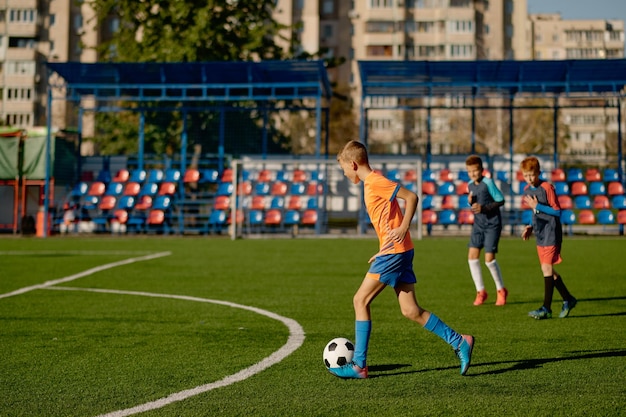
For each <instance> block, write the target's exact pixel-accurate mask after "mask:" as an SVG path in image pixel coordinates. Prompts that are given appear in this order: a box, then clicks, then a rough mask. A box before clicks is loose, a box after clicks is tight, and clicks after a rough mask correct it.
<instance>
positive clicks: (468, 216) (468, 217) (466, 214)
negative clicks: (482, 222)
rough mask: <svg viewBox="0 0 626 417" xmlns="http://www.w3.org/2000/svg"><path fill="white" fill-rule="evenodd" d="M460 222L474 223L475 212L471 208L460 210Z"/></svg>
mask: <svg viewBox="0 0 626 417" xmlns="http://www.w3.org/2000/svg"><path fill="white" fill-rule="evenodd" d="M458 222H459V224H460V225H462V224H474V213H473V212H472V211H471V210H469V209H463V210H459V220H458Z"/></svg>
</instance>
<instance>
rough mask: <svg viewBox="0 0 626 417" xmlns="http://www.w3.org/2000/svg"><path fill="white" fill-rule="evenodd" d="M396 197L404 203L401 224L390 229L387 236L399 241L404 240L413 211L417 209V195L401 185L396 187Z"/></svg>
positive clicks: (413, 214)
mask: <svg viewBox="0 0 626 417" xmlns="http://www.w3.org/2000/svg"><path fill="white" fill-rule="evenodd" d="M396 197H397V198H401V199H402V200H404V201H405V203H406V204H405V206H404V218H403V219H402V224H401V225H400V226H399V227H398V228H396V229H393V230H391V232H390V233H389V236H390V237H391V238H392V239H393V240H395V241H397V242H401V241H402V240H404V236H405V235H406V232H407V231H408V230H409V228H410V227H411V221H412V220H413V216H415V212H416V211H417V203H418V201H419V197H418V196H417V194H415V193H414V192H413V191H409V190H407V189H406V188H404V187H403V186H400V188H399V189H398V193H397V194H396Z"/></svg>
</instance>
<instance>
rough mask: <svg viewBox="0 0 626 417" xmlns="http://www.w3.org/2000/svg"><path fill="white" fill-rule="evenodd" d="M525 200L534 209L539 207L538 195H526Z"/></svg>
mask: <svg viewBox="0 0 626 417" xmlns="http://www.w3.org/2000/svg"><path fill="white" fill-rule="evenodd" d="M524 202H525V203H526V204H528V206H529V207H530V208H531V209H533V210H534V209H535V208H536V207H537V204H539V200H537V197H536V196H534V195H525V196H524Z"/></svg>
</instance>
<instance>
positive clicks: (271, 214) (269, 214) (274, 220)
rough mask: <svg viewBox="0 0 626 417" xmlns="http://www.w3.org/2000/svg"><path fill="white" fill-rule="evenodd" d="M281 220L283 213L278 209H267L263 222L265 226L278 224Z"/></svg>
mask: <svg viewBox="0 0 626 417" xmlns="http://www.w3.org/2000/svg"><path fill="white" fill-rule="evenodd" d="M282 221H283V213H282V211H281V210H280V209H277V208H274V209H269V210H267V211H266V212H265V216H264V217H263V223H265V225H266V226H279V225H280V224H281V223H282Z"/></svg>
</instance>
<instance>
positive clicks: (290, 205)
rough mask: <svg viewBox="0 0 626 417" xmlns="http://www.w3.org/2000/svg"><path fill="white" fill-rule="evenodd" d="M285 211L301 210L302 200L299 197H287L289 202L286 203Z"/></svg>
mask: <svg viewBox="0 0 626 417" xmlns="http://www.w3.org/2000/svg"><path fill="white" fill-rule="evenodd" d="M287 209H288V210H301V209H302V198H301V197H300V196H299V195H292V196H289V200H288V201H287Z"/></svg>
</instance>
